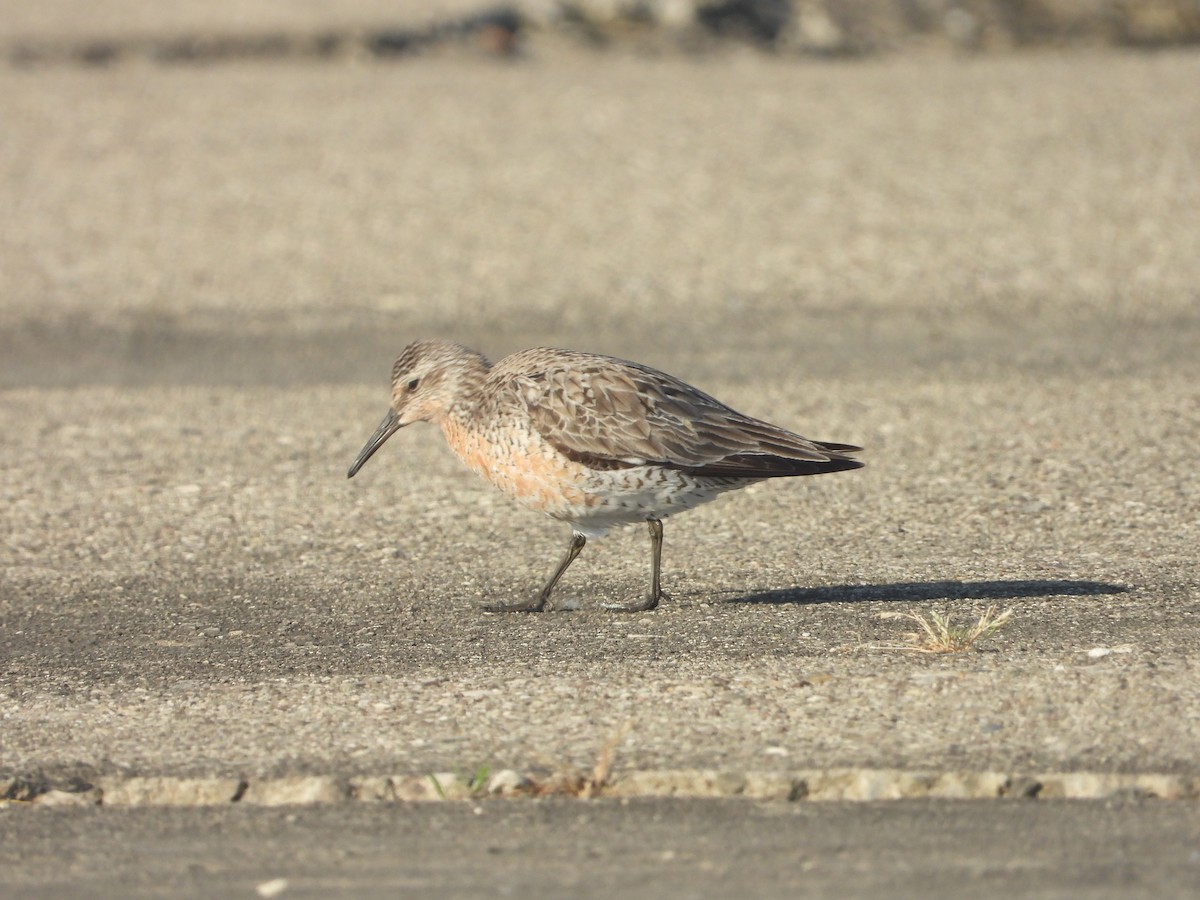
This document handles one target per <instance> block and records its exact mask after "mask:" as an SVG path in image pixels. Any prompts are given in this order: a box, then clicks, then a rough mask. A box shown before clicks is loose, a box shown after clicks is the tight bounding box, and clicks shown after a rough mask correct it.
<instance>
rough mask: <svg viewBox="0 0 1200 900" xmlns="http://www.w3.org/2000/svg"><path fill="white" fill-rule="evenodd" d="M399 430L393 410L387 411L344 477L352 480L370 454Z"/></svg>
mask: <svg viewBox="0 0 1200 900" xmlns="http://www.w3.org/2000/svg"><path fill="white" fill-rule="evenodd" d="M400 428H401V422H400V417H399V416H398V415H396V411H395V410H394V409H389V410H388V414H387V415H386V416H384V417H383V421H382V422H380V423H379V427H378V428H376V429H375V433H374V434H373V435H371V439H370V440H369V441H367V443H366V446H364V447H363V448H362V451H361V452H360V453H359V454H358V459H356V460H355V461H354V465H352V466H351V467H350V471H349V472H347V473H346V477H347V478H353V477H354V475H355V473H356V472H358V470H359V469H361V468H362V467H363V463H365V462H366V461H367V460H368V459H370V458H371V454H372V453H374V452H375V451H376V450H378V449H379V448H380V447H382V446H383V442H384V441H386V440H387V439H388V438H390V437H391V436H392V435H393V434H395V433H396V432H397V431H399V430H400Z"/></svg>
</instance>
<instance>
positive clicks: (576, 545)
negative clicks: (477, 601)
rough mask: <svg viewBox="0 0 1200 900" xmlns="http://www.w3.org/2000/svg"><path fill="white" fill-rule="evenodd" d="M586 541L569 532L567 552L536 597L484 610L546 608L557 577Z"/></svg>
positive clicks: (532, 610)
mask: <svg viewBox="0 0 1200 900" xmlns="http://www.w3.org/2000/svg"><path fill="white" fill-rule="evenodd" d="M586 543H587V538H586V537H584V536H583V535H582V534H580V533H579V532H578V531H574V532H572V533H571V544H570V546H568V547H567V553H566V555H565V556H564V557H563V558H562V562H560V563H559V564H558V568H557V569H555V570H554V574H553V575H551V576H550V580H549V581H547V582H546V586H545V587H543V588H542V590H541V593H539V594H538V595H537V599H535V600H528V601H526V602H524V603H497V604H494V605H491V606H485V607H484V608H483V609H484V611H485V612H541V611H542V610H544V609H545V608H546V604H547V603H548V602H549V600H550V595H551V594H552V593H554V586H555V585H556V584H558V579H560V578H562V575H563V572H565V571H567V567H568V566H570V565H571V563H573V562H575V557H577V556H578V555H579V551H580V550H582V549H583V545H584V544H586Z"/></svg>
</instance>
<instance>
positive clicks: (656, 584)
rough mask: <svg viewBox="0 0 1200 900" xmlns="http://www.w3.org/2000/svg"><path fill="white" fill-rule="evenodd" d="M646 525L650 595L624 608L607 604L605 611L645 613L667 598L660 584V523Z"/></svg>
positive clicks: (661, 533)
mask: <svg viewBox="0 0 1200 900" xmlns="http://www.w3.org/2000/svg"><path fill="white" fill-rule="evenodd" d="M646 524H647V525H649V526H650V593H649V594H648V595H647V596H646V598H645V599H644V600H641V601H639V602H637V603H630V604H628V605H626V606H622V605H620V604H607V605H605V607H604V608H605V609H611V610H616V611H617V612H646V611H647V610H650V609H654V608H655V607H656V606H658V601H660V600H662V599H663V598H665V597H666V596H667V595H666V594H664V593H663V589H662V586H661V584H660V579H661V575H662V543H663V527H662V522H661V521H660V520H658V519H647V520H646Z"/></svg>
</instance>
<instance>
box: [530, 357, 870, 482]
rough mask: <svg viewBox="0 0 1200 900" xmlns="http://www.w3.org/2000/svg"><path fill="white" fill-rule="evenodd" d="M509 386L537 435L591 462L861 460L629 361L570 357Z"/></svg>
mask: <svg viewBox="0 0 1200 900" xmlns="http://www.w3.org/2000/svg"><path fill="white" fill-rule="evenodd" d="M514 387H515V388H516V390H517V392H518V394H519V395H520V397H521V398H522V400H523V401H524V403H525V406H526V407H527V409H528V411H529V416H530V419H531V421H532V422H533V424H534V427H535V428H536V429H537V431H538V432H539V433H540V434H541V435H542V437H544V438H545V439H546V440H547V441H548V442H549V443H550V444H551V445H553V446H554V447H556V448H557V449H559V450H560V451H561V452H563V453H564V454H566V455H568V456H571V457H572V458H575V459H579V460H582V461H588V462H590V463H592V464H605V463H607V464H609V465H645V464H649V463H653V464H658V465H667V466H672V467H675V468H681V469H689V470H692V471H695V472H696V473H697V474H710V475H713V476H718V477H720V476H728V477H751V478H753V477H759V478H769V477H771V476H772V475H786V474H804V472H805V471H807V470H809V469H811V470H812V471H828V470H829V469H830V468H850V467H857V466H858V465H861V463H858V462H856V461H854V460H849V459H846V458H845V457H842V455H841V454H842V453H843V452H851V451H853V450H856V449H858V448H856V447H852V446H850V445H847V444H822V443H818V442H815V441H810V440H807V439H806V438H802V437H800V436H799V435H796V434H793V433H791V432H789V431H787V430H785V429H783V428H779V427H777V426H775V425H771V424H769V423H767V422H762V421H759V420H758V419H753V418H750V417H749V416H744V415H742V414H741V413H738V412H736V411H735V410H733V409H731V408H730V407H728V406H726V405H725V404H723V403H721V402H720V401H718V400H716V399H714V398H712V397H710V396H708V395H707V394H705V393H703V392H701V391H698V390H697V389H696V388H693V387H692V386H691V385H688V384H686V383H684V382H682V381H680V380H678V379H677V378H674V377H672V376H670V375H667V374H665V373H662V372H658V371H655V370H654V369H649V368H646V367H643V366H639V365H637V364H635V363H627V362H624V361H621V360H613V359H609V358H607V357H602V358H599V359H598V360H596V362H594V363H592V364H587V363H586V362H583V361H581V360H577V359H576V360H572V361H571V363H570V365H569V366H566V365H564V366H548V367H547V368H545V369H544V370H540V371H536V372H524V373H521V374H520V375H518V376H516V377H515V379H514ZM839 461H841V462H844V463H845V464H844V465H837V462H839ZM830 463H834V465H832V466H831V465H830ZM797 464H801V465H797ZM805 464H806V465H805ZM814 464H815V465H814Z"/></svg>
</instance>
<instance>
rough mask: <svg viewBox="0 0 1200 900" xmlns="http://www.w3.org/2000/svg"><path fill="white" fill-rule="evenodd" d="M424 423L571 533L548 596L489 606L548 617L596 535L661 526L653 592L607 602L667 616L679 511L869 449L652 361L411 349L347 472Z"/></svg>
mask: <svg viewBox="0 0 1200 900" xmlns="http://www.w3.org/2000/svg"><path fill="white" fill-rule="evenodd" d="M413 422H433V423H436V424H437V425H439V426H441V429H442V433H443V434H444V435H445V437H446V442H447V443H448V444H449V445H450V449H451V450H453V451H454V453H455V454H456V455H457V456H458V458H459V459H461V460H462V461H463V462H464V463H466V465H467V466H468V468H470V469H472V470H473V471H474V472H476V473H477V474H479V475H481V476H483V478H484V479H486V480H487V481H489V482H491V483H492V484H494V485H495V486H496V487H498V488H499V489H500V490H501V491H503V492H504V493H505V494H507V495H508V496H509V497H511V498H512V499H514V500H515V501H517V502H518V503H520V504H522V505H523V506H526V507H529V508H531V509H536V510H539V511H541V512H544V513H546V514H547V515H549V516H551V517H552V518H555V519H560V520H562V521H564V522H567V523H568V524H570V526H571V542H570V544H569V545H568V546H567V552H566V555H565V556H563V558H562V561H561V562H560V563H559V564H558V568H556V569H555V570H554V573H553V574H552V575H551V576H550V578H549V580H548V581H547V582H546V584H545V586H544V587H543V588H542V589H541V591H540V592H539V593H538V595H537V596H536V597H534V598H533V599H531V600H529V601H528V602H522V603H514V604H503V605H493V606H485V607H484V609H485V610H487V611H489V612H541V611H542V610H544V609H546V608H547V605H548V604H549V602H550V595H551V594H552V593H553V592H554V587H555V585H557V584H558V581H559V579H560V578H562V575H563V573H564V572H566V570H567V567H568V566H570V565H571V563H572V562H574V560H575V557H577V556H578V555H579V552H580V551H581V550H582V549H583V547H584V545H585V544H586V543H587V539H588V538H590V537H600V536H602V535H604V534H606V533H607V532H608V531H609V529H611V528H613V527H614V526H617V525H627V524H630V523H634V522H646V523H647V524H648V526H649V529H650V554H651V555H650V590H649V592H648V593H647V594H646V596H645V597H644V598H642V599H641V600H638V601H635V602H633V603H630V604H628V605H622V606H613V605H610V606H607V608H608V609H615V610H621V611H625V612H642V611H645V610H650V609H654V608H655V607H656V606H658V604H659V601H660V600H662V599H663V598H664V597H665V596H666V595H665V594H664V593H663V590H662V587H661V584H660V577H661V569H662V564H661V561H662V540H663V528H662V520H663V519H665V518H666V517H667V516H669V515H671V514H673V513H677V512H682V511H684V510H686V509H691V508H692V507H694V506H698V505H699V504H701V503H707V502H708V501H709V500H712V499H714V498H715V497H716V496H717V495H718V494H721V493H723V492H724V491H729V490H733V489H735V488H740V487H744V486H746V485H748V484H753V483H754V482H756V481H762V480H763V479H766V478H780V477H787V476H792V475H818V474H821V473H824V472H838V471H842V470H844V469H857V468H859V467H860V466H862V463H861V462H859V461H858V460H856V459H853V458H851V457H850V456H847V455H846V454H849V453H853V452H855V451H856V450H859V449H861V448H859V447H855V446H853V445H851V444H834V443H829V442H827V441H811V440H809V439H808V438H803V437H800V435H798V434H793V433H792V432H790V431H787V430H786V429H783V428H780V427H779V426H777V425H771V424H770V423H768V422H763V421H761V420H759V419H754V418H751V417H750V416H745V415H742V414H741V413H739V412H737V411H735V410H733V409H731V408H730V407H728V406H726V405H725V404H724V403H721V402H720V401H718V400H715V399H713V398H712V397H710V396H709V395H708V394H705V393H703V392H702V391H700V390H697V389H696V388H694V387H692V386H691V385H690V384H686V383H685V382H683V381H680V380H679V379H678V378H675V377H673V376H671V375H667V374H666V373H664V372H659V371H657V370H656V369H652V368H650V367H649V366H643V365H640V364H639V363H634V362H628V361H626V360H623V359H616V358H614V357H610V356H598V355H594V354H590V353H578V352H575V351H573V350H553V349H549V348H537V349H534V350H522V351H521V352H519V353H514V354H512V355H511V356H506V357H505V358H504V359H502V360H500V362H498V363H496V364H495V365H493V364H492V363H490V362H488V360H487V359H486V358H485V357H484V356H482V355H481V354H479V353H477V352H475V351H474V350H470V349H468V348H466V347H463V346H461V345H460V344H455V343H452V342H450V341H444V340H428V341H417V342H415V343H412V344H409V345H408V347H406V348H405V349H404V352H403V353H402V354H400V358H399V359H397V360H396V364H395V366H394V367H393V368H392V402H391V408H390V409H389V410H388V412H387V415H385V416H384V417H383V421H382V422H380V423H379V427H378V428H377V429H376V430H375V433H374V434H373V435H371V437H370V439H369V440H368V441H367V443H366V445H365V446H364V447H363V448H362V452H361V453H359V454H358V458H357V459H356V460H354V465H352V466H351V467H350V470H349V471H348V472H347V473H346V477H347V478H353V477H354V475H355V473H357V472H358V470H359V469H361V468H362V466H363V464H364V463H365V462H366V461H367V460H368V459H370V458H371V455H372V454H373V453H375V451H376V450H378V449H379V448H380V447H381V446H383V443H384V442H385V441H386V440H387V439H388V438H390V437H391V436H392V435H393V434H395V433H396V432H397V431H398V430H400V429H401V428H403V427H404V426H405V425H410V424H412V423H413Z"/></svg>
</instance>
